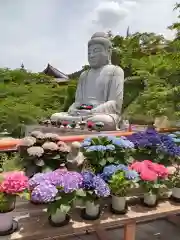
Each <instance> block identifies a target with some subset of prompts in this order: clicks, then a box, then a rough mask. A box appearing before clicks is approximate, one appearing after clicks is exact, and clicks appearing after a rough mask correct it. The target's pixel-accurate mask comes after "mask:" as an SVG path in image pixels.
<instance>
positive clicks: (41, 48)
mask: <svg viewBox="0 0 180 240" xmlns="http://www.w3.org/2000/svg"><path fill="white" fill-rule="evenodd" d="M176 2H177V0H114V1H110V0H0V29H1V34H0V67H9V68H18V67H19V66H20V65H21V63H22V62H23V63H24V65H25V67H26V68H27V69H28V70H31V71H42V70H43V69H44V68H45V67H46V65H47V63H48V62H49V63H50V64H52V65H53V66H54V67H56V68H58V69H59V70H61V71H63V72H65V73H71V72H73V71H77V70H79V69H80V68H81V66H82V65H85V64H86V63H87V41H88V39H89V38H90V37H91V35H92V34H93V33H94V32H96V31H107V30H110V29H111V30H112V32H113V33H119V34H122V35H124V34H125V32H126V29H127V27H128V26H130V31H131V32H135V31H140V32H143V31H146V32H156V33H162V34H164V35H165V36H166V37H168V38H172V37H173V33H172V32H170V31H168V30H167V29H166V27H167V26H168V25H170V24H171V23H172V22H174V21H176V15H177V13H175V12H173V11H172V9H173V6H174V4H175V3H176Z"/></svg>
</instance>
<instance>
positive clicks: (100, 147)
mask: <svg viewBox="0 0 180 240" xmlns="http://www.w3.org/2000/svg"><path fill="white" fill-rule="evenodd" d="M94 151H97V152H102V151H106V146H103V145H94V146H90V147H88V148H87V149H86V152H94Z"/></svg>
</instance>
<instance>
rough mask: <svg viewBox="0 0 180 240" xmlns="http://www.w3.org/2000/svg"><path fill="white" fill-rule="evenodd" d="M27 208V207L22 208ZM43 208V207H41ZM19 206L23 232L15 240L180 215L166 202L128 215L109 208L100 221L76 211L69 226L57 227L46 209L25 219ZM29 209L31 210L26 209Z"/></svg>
mask: <svg viewBox="0 0 180 240" xmlns="http://www.w3.org/2000/svg"><path fill="white" fill-rule="evenodd" d="M22 206H23V205H22ZM39 207H40V208H39ZM20 209H21V207H20V206H17V210H18V211H17V213H16V214H17V216H18V218H20V220H19V225H20V230H19V231H18V232H16V233H14V234H12V236H11V240H17V239H19V240H34V239H38V240H42V239H50V238H51V239H63V238H65V237H69V236H73V235H81V234H82V235H83V234H85V233H86V232H87V231H88V232H94V231H95V228H97V227H98V226H100V227H101V228H104V229H111V228H118V227H120V226H122V225H125V224H126V225H127V224H131V223H132V221H136V222H145V221H149V220H154V219H158V218H162V217H166V216H168V215H172V214H178V213H180V204H179V205H178V204H175V203H171V202H169V201H164V202H161V203H159V206H158V207H157V208H153V209H149V208H145V207H142V206H140V205H137V204H136V205H134V206H130V207H129V211H128V212H127V214H126V215H120V216H117V215H112V214H111V213H110V212H109V211H108V209H105V211H104V212H103V213H102V215H101V218H100V219H99V220H96V221H84V220H82V219H81V218H80V213H79V212H78V211H77V210H76V211H74V212H73V213H72V214H71V216H72V219H71V221H70V223H69V225H67V226H64V227H61V228H53V227H51V226H50V225H49V223H48V221H47V215H46V213H45V212H43V211H44V210H43V206H31V209H30V210H29V214H28V215H27V212H26V215H24V216H23V212H24V209H25V207H24V206H23V207H22V211H21V210H20ZM26 209H27V208H26Z"/></svg>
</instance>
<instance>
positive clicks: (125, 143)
mask: <svg viewBox="0 0 180 240" xmlns="http://www.w3.org/2000/svg"><path fill="white" fill-rule="evenodd" d="M112 144H114V145H115V146H117V147H121V148H134V144H133V142H131V141H129V140H126V139H123V138H122V137H121V138H114V139H113V140H112Z"/></svg>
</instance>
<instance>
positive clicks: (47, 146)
mask: <svg viewBox="0 0 180 240" xmlns="http://www.w3.org/2000/svg"><path fill="white" fill-rule="evenodd" d="M42 148H43V149H44V150H50V151H57V150H58V145H57V144H56V143H54V142H45V143H44V144H43V145H42Z"/></svg>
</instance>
